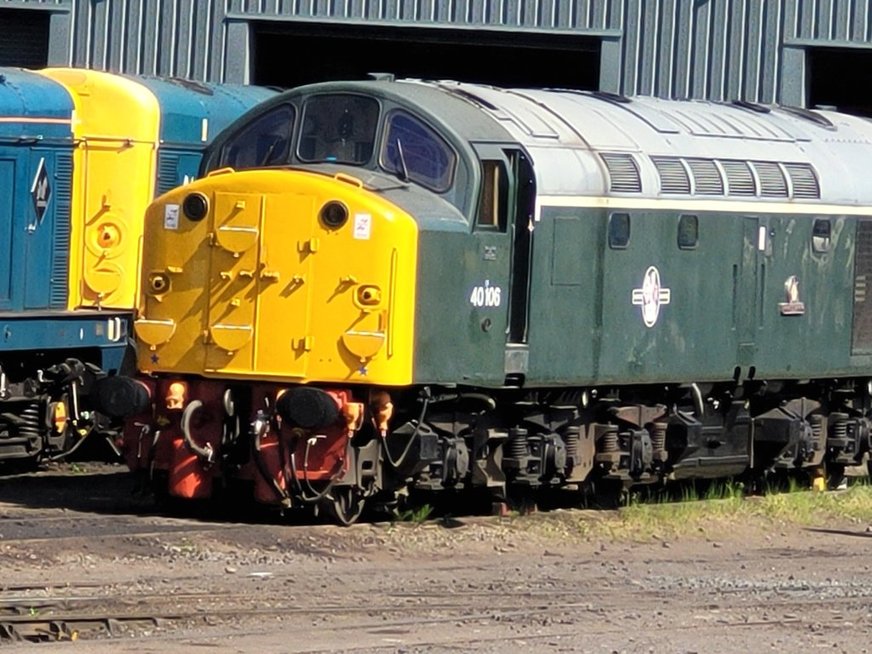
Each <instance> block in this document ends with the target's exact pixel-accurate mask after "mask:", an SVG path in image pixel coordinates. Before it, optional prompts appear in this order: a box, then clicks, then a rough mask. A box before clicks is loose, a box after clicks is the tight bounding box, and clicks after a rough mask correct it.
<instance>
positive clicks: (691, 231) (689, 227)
mask: <svg viewBox="0 0 872 654" xmlns="http://www.w3.org/2000/svg"><path fill="white" fill-rule="evenodd" d="M698 242H699V218H697V217H696V216H688V215H684V216H681V218H679V219H678V247H679V248H681V249H682V250H692V249H694V248H695V247H696V244H697V243H698Z"/></svg>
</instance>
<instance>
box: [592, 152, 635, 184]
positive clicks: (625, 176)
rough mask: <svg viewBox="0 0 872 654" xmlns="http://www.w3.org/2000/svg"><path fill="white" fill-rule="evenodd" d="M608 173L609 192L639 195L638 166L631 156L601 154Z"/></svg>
mask: <svg viewBox="0 0 872 654" xmlns="http://www.w3.org/2000/svg"><path fill="white" fill-rule="evenodd" d="M600 157H602V160H603V162H605V164H606V168H608V171H609V191H611V192H612V193H641V192H642V178H641V176H640V175H639V165H638V164H637V163H636V160H635V159H634V158H633V155H631V154H620V153H607V152H601V153H600Z"/></svg>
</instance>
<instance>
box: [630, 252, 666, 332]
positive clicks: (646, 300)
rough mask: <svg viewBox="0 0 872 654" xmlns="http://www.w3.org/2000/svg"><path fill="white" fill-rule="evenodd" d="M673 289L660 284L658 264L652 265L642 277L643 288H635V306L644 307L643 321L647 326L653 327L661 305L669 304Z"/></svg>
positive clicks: (633, 299) (633, 298)
mask: <svg viewBox="0 0 872 654" xmlns="http://www.w3.org/2000/svg"><path fill="white" fill-rule="evenodd" d="M671 300H672V291H671V290H670V289H668V288H663V287H662V286H661V285H660V271H659V270H657V267H656V266H650V267H649V268H648V270H646V271H645V275H644V277H642V288H634V289H633V295H632V302H633V306H640V307H642V321H643V322H644V323H645V326H646V327H653V326H654V325H656V324H657V318H659V317H660V306H661V305H663V304H669V302H670V301H671Z"/></svg>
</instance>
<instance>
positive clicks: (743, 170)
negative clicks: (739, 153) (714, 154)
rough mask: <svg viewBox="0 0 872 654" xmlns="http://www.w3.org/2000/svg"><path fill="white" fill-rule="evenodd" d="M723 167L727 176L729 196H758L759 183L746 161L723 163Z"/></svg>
mask: <svg viewBox="0 0 872 654" xmlns="http://www.w3.org/2000/svg"><path fill="white" fill-rule="evenodd" d="M721 166H723V168H724V172H725V173H726V175H727V187H728V189H727V192H728V193H729V195H740V196H750V197H754V196H756V195H757V183H756V182H755V181H754V174H753V173H752V172H751V167H750V166H748V164H747V163H746V162H744V161H722V162H721Z"/></svg>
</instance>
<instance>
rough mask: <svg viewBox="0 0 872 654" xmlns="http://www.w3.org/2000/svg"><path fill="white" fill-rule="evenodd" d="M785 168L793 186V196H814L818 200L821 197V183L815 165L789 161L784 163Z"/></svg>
mask: <svg viewBox="0 0 872 654" xmlns="http://www.w3.org/2000/svg"><path fill="white" fill-rule="evenodd" d="M784 170H785V171H787V174H788V176H789V177H790V183H791V186H792V187H793V197H795V198H812V199H816V200H817V199H820V197H821V187H820V183H819V182H818V178H817V174H816V173H815V170H814V167H813V166H812V165H811V164H805V163H787V164H784Z"/></svg>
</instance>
